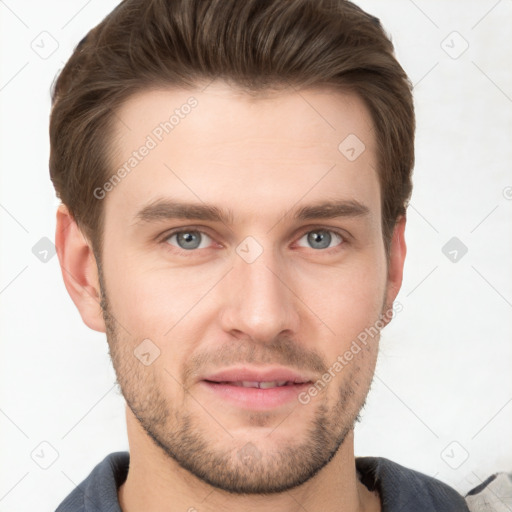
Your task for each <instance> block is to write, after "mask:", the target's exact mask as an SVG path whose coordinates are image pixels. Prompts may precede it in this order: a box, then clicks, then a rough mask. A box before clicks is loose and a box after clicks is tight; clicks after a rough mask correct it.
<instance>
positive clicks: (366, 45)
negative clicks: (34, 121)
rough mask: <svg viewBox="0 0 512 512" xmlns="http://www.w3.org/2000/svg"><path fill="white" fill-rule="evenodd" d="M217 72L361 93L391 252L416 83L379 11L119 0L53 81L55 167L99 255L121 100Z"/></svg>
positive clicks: (406, 170)
mask: <svg viewBox="0 0 512 512" xmlns="http://www.w3.org/2000/svg"><path fill="white" fill-rule="evenodd" d="M215 78H220V79H223V80H225V81H227V82H228V83H230V84H231V85H233V86H237V87H239V88H241V89H242V90H245V91H247V92H252V93H258V92H265V91H266V90H270V89H279V88H283V87H290V86H291V87H294V88H297V87H298V88H301V87H315V86H323V85H328V86H334V87H335V88H336V89H337V90H339V91H341V92H353V93H355V94H357V95H358V96H359V97H360V98H361V99H362V100H363V101H364V103H365V105H366V106H367V108H368V109H369V112H370V114H371V116H372V120H373V123H374V128H375V134H376V141H377V153H378V154H377V158H378V169H377V171H378V175H379V181H380V190H381V196H382V222H383V239H384V244H385V247H386V254H387V255H388V256H389V247H390V241H391V236H392V234H393V229H394V226H395V224H396V221H397V219H398V217H399V216H400V215H405V212H406V208H407V204H408V201H409V199H410V195H411V192H412V181H411V173H412V168H413V165H414V131H415V118H414V107H413V99H412V86H411V83H410V81H409V79H408V77H407V75H406V73H405V72H404V70H403V69H402V67H401V66H400V64H399V63H398V62H397V60H396V59H395V57H394V48H393V45H392V43H391V41H390V39H389V38H388V36H387V35H386V33H385V32H384V30H383V28H382V26H381V24H380V22H379V20H378V19H377V18H375V17H373V16H371V15H369V14H367V13H365V12H364V11H363V10H361V9H360V8H359V7H357V6H356V5H354V4H352V3H351V2H349V1H347V0H124V1H123V2H121V3H120V4H119V5H118V6H117V7H116V8H115V9H114V10H113V11H112V12H111V13H110V14H109V15H108V16H106V17H105V18H104V19H103V21H102V22H101V23H99V24H98V25H97V26H96V27H94V28H93V29H92V30H90V31H89V33H88V34H87V35H86V37H84V39H83V40H82V41H80V43H79V44H78V45H77V47H76V48H75V50H74V53H73V54H72V56H71V57H70V59H69V60H68V62H67V63H66V65H65V67H64V68H63V69H62V71H61V73H60V75H59V76H58V78H57V80H56V81H55V85H54V88H53V90H52V111H51V116H50V162H49V164H50V176H51V179H52V182H53V185H54V187H55V190H56V193H57V196H58V197H59V198H60V199H61V201H62V202H63V203H64V204H65V205H67V207H68V209H69V211H70V212H71V214H72V216H73V218H74V219H75V221H76V222H77V224H78V225H79V227H80V229H81V230H82V231H83V232H84V234H85V235H86V236H87V238H88V239H89V240H90V241H91V243H92V246H93V249H94V250H95V254H96V256H97V257H99V255H100V254H101V247H102V243H101V242H102V227H103V215H102V209H103V205H102V201H100V200H98V199H97V198H96V197H95V195H94V193H93V191H94V190H95V189H96V188H97V187H101V186H102V184H104V183H105V181H106V179H107V178H108V177H109V176H111V175H112V168H113V165H112V156H113V144H112V133H113V127H114V119H115V112H116V109H118V108H119V107H120V106H121V104H122V103H123V102H125V101H126V100H127V99H128V98H129V97H130V96H131V95H133V94H134V93H136V92H142V91H144V90H146V89H149V88H156V87H196V86H197V85H198V84H199V83H203V82H205V81H211V80H212V79H215ZM340 142H341V141H340Z"/></svg>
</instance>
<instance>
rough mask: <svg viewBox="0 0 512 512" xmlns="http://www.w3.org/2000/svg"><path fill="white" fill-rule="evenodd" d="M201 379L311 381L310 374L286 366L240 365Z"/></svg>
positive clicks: (223, 380)
mask: <svg viewBox="0 0 512 512" xmlns="http://www.w3.org/2000/svg"><path fill="white" fill-rule="evenodd" d="M201 380H208V381H212V382H242V381H249V382H273V381H287V382H293V383H295V384H303V383H306V382H311V381H312V379H311V378H310V376H308V375H305V374H303V373H299V372H297V371H294V370H292V369H290V368H286V367H282V366H280V367H277V366H273V367H265V368H249V367H247V366H240V367H235V368H228V369H225V370H221V371H219V372H215V373H212V374H210V375H207V376H206V377H203V378H202V379H201Z"/></svg>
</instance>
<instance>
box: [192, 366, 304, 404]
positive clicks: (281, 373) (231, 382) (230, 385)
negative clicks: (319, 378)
mask: <svg viewBox="0 0 512 512" xmlns="http://www.w3.org/2000/svg"><path fill="white" fill-rule="evenodd" d="M312 380H313V379H312V378H311V377H310V376H309V375H305V374H301V373H298V372H295V371H293V370H291V369H289V368H283V367H273V368H247V367H242V368H231V369H228V370H223V371H220V372H217V373H215V374H211V375H207V376H206V377H204V378H203V379H201V380H200V382H199V384H200V385H201V387H202V388H203V389H204V390H205V391H206V392H207V393H209V396H210V397H212V398H213V399H220V400H221V401H222V402H223V403H230V404H232V405H234V406H235V407H236V408H238V409H246V410H259V411H263V410H268V409H273V408H276V407H279V406H282V405H285V404H287V403H290V402H293V401H296V400H297V396H298V394H299V393H300V392H301V391H302V390H304V389H305V388H306V387H307V386H309V385H310V384H311V382H312Z"/></svg>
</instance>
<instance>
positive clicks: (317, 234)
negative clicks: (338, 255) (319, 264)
mask: <svg viewBox="0 0 512 512" xmlns="http://www.w3.org/2000/svg"><path fill="white" fill-rule="evenodd" d="M309 242H310V243H311V244H312V245H313V246H314V245H315V244H316V243H320V247H318V246H317V247H316V249H325V248H326V247H329V244H330V243H331V235H330V234H329V233H328V232H327V231H312V232H311V233H310V234H309Z"/></svg>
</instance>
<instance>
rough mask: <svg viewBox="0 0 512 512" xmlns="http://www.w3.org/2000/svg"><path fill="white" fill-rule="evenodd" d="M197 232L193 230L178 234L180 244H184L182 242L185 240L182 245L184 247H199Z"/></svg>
mask: <svg viewBox="0 0 512 512" xmlns="http://www.w3.org/2000/svg"><path fill="white" fill-rule="evenodd" d="M195 233H196V232H194V231H192V232H184V233H179V234H178V241H179V243H180V245H182V244H181V242H183V244H184V247H182V248H183V249H195V248H197V246H198V244H197V241H198V236H197V234H195ZM194 239H195V240H194Z"/></svg>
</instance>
